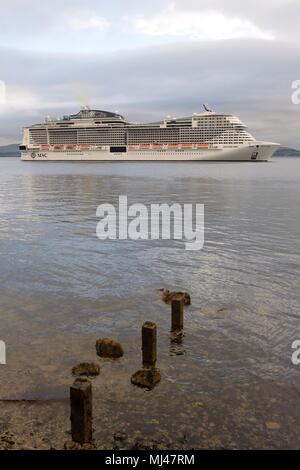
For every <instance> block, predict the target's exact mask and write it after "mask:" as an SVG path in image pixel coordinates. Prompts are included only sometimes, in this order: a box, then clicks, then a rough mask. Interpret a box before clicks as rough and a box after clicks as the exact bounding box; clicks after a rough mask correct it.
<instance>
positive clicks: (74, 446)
mask: <svg viewBox="0 0 300 470" xmlns="http://www.w3.org/2000/svg"><path fill="white" fill-rule="evenodd" d="M95 448H96V447H95V445H94V444H79V442H74V441H67V442H65V443H64V449H65V450H95Z"/></svg>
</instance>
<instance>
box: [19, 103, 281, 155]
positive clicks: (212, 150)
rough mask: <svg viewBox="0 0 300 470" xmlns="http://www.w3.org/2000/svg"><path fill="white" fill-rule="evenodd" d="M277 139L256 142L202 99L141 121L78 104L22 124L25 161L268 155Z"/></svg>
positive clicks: (232, 119) (240, 125) (230, 117)
mask: <svg viewBox="0 0 300 470" xmlns="http://www.w3.org/2000/svg"><path fill="white" fill-rule="evenodd" d="M278 147H279V144H277V143H273V142H263V141H262V142H261V141H257V140H255V138H254V137H253V136H252V135H251V134H250V133H249V132H248V130H247V127H246V125H245V124H244V123H243V122H242V121H241V120H240V119H239V118H238V117H236V116H233V115H230V114H219V113H217V112H214V111H212V110H211V109H209V108H208V106H206V105H204V111H203V112H200V113H194V114H193V115H192V116H189V117H183V118H172V117H170V116H168V117H167V118H165V119H164V120H162V121H159V122H150V123H146V124H141V123H131V122H128V121H127V120H126V119H125V118H124V117H123V116H121V115H120V114H118V113H112V112H109V111H100V110H94V109H90V108H89V107H83V108H82V109H81V110H80V111H79V112H78V113H77V114H71V115H68V116H64V117H63V118H62V119H56V120H51V119H47V120H46V122H45V123H43V124H35V125H33V126H31V127H27V128H24V132H23V142H22V145H20V150H21V159H22V160H27V161H48V160H51V161H52V160H54V161H76V160H77V161H268V160H269V159H270V158H271V157H272V155H273V153H274V152H275V150H276V149H277V148H278Z"/></svg>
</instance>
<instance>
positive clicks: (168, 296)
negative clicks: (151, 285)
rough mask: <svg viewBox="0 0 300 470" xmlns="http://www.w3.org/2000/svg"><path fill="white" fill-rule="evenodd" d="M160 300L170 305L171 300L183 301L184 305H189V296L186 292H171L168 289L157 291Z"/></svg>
mask: <svg viewBox="0 0 300 470" xmlns="http://www.w3.org/2000/svg"><path fill="white" fill-rule="evenodd" d="M159 290H160V298H161V299H162V300H163V301H164V302H165V303H166V304H170V303H171V302H172V300H183V304H184V305H191V296H190V294H188V292H171V291H169V290H168V289H159Z"/></svg>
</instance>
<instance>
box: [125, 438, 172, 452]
mask: <svg viewBox="0 0 300 470" xmlns="http://www.w3.org/2000/svg"><path fill="white" fill-rule="evenodd" d="M166 448H167V445H166V444H165V443H163V442H160V441H158V440H150V439H144V438H142V437H139V438H138V439H136V440H135V442H134V443H133V445H132V447H131V448H130V450H162V449H166Z"/></svg>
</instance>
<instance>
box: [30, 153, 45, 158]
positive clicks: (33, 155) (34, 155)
mask: <svg viewBox="0 0 300 470" xmlns="http://www.w3.org/2000/svg"><path fill="white" fill-rule="evenodd" d="M30 156H31V158H32V160H34V159H35V158H47V154H46V153H36V152H31V154H30Z"/></svg>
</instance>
